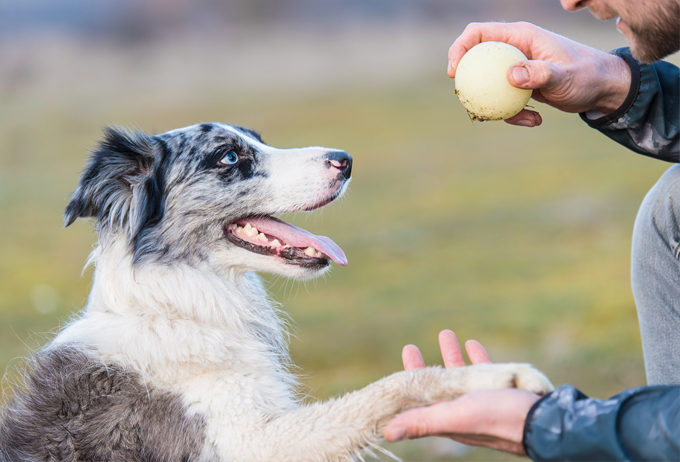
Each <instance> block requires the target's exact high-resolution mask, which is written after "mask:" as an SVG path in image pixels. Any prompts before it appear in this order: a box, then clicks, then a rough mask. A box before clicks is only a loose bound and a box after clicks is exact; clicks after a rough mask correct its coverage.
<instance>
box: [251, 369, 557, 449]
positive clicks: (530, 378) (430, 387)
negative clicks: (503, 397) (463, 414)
mask: <svg viewBox="0 0 680 462" xmlns="http://www.w3.org/2000/svg"><path fill="white" fill-rule="evenodd" d="M509 387H516V388H522V389H525V390H528V391H531V392H534V393H539V394H544V393H546V392H548V391H549V390H551V389H552V385H551V384H550V382H549V381H548V379H546V378H545V377H544V376H543V375H542V374H541V373H540V372H538V371H536V370H535V369H533V368H531V367H530V366H528V365H523V364H484V365H475V366H468V367H462V368H457V369H442V368H438V367H430V368H425V369H417V370H411V371H403V372H398V373H396V374H393V375H390V376H388V377H386V378H384V379H382V380H380V381H378V382H375V383H373V384H371V385H369V386H367V387H366V388H364V389H362V390H359V391H356V392H353V393H349V394H347V395H345V396H343V397H342V398H339V399H334V400H330V401H328V402H325V403H316V404H311V405H307V406H303V407H301V408H299V409H297V410H295V411H291V412H288V413H285V414H283V415H281V416H279V417H277V418H275V419H272V420H271V421H269V422H268V423H267V424H266V426H265V428H264V429H263V430H264V432H265V437H264V442H265V443H264V445H263V447H261V449H262V450H263V451H264V452H263V453H262V460H277V461H280V462H284V461H296V462H300V461H346V460H348V459H351V458H352V457H353V456H356V455H358V454H359V452H360V451H361V450H362V449H364V448H366V447H367V446H369V445H370V444H372V443H375V442H377V441H378V440H379V439H380V438H381V436H382V432H383V429H384V428H385V426H386V425H387V423H388V422H389V421H390V420H391V419H392V418H393V417H395V416H396V415H397V414H399V413H401V412H403V411H405V410H408V409H411V408H414V407H419V406H426V405H429V404H432V403H435V402H438V401H445V400H450V399H454V398H456V397H458V396H461V395H463V394H465V393H469V392H472V391H479V390H489V389H497V388H509Z"/></svg>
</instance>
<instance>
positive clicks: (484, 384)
mask: <svg viewBox="0 0 680 462" xmlns="http://www.w3.org/2000/svg"><path fill="white" fill-rule="evenodd" d="M464 369H465V372H466V383H465V384H466V388H467V390H466V393H469V392H471V391H479V390H493V389H499V388H518V389H520V390H525V391H529V392H531V393H536V394H537V395H545V394H546V393H549V392H551V391H552V390H553V389H554V387H553V386H552V384H551V383H550V380H548V378H547V377H546V376H545V375H543V374H542V373H541V372H539V371H538V370H536V369H534V368H533V367H531V366H530V365H529V364H515V363H508V364H477V365H473V366H468V367H466V368H464ZM454 370H455V369H454Z"/></svg>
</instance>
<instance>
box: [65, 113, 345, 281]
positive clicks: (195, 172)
mask: <svg viewBox="0 0 680 462" xmlns="http://www.w3.org/2000/svg"><path fill="white" fill-rule="evenodd" d="M351 170H352V158H351V157H350V156H349V154H347V153H345V152H344V151H340V150H334V149H327V148H320V147H308V148H301V149H277V148H273V147H271V146H268V145H267V144H265V143H264V142H263V141H262V139H261V138H260V136H259V135H258V134H257V133H255V132H253V131H251V130H248V129H245V128H242V127H238V126H233V125H226V124H221V123H204V124H199V125H193V126H190V127H186V128H181V129H177V130H172V131H169V132H167V133H163V134H160V135H154V136H150V135H146V134H144V133H139V132H136V133H133V134H131V133H128V132H126V131H124V130H120V129H112V128H107V129H105V137H104V139H103V141H102V142H101V143H100V145H99V147H98V149H97V150H95V151H94V152H92V154H91V156H90V159H89V163H88V165H87V167H86V168H85V170H84V172H83V174H82V177H81V179H80V183H79V184H78V187H77V189H76V191H75V192H74V194H73V198H72V200H71V202H70V203H69V204H68V206H67V207H66V212H65V217H64V219H65V223H66V226H68V225H70V224H71V223H73V222H74V221H75V219H76V218H79V217H94V218H95V219H96V220H97V227H98V231H99V233H100V239H101V240H102V243H103V244H106V242H107V241H108V240H110V239H124V240H125V241H126V245H127V246H128V248H129V251H130V252H131V254H132V256H133V261H134V262H135V264H142V263H144V262H148V261H154V262H157V263H167V264H169V263H172V262H176V261H185V262H189V263H197V262H205V263H208V264H209V265H211V266H212V267H214V268H216V269H218V270H223V269H229V268H236V269H243V270H245V271H267V272H273V273H277V274H282V275H285V276H292V277H299V278H304V277H311V276H315V275H317V274H320V272H322V271H324V270H325V269H327V268H328V266H329V265H330V261H331V260H332V261H335V262H336V263H338V264H340V265H345V264H347V260H346V259H345V255H344V254H343V252H342V250H341V249H340V248H339V247H338V246H337V245H336V244H335V243H334V242H333V241H331V240H330V239H329V238H327V237H323V236H315V235H313V234H311V233H309V232H307V231H305V230H303V229H300V228H297V227H295V226H293V225H290V224H288V223H286V222H284V221H282V220H279V219H277V218H274V217H272V215H274V214H280V213H289V212H297V211H309V210H314V209H317V208H319V207H323V206H324V205H326V204H328V203H330V202H331V201H333V200H335V199H336V198H338V197H339V196H341V195H342V194H343V193H344V192H345V190H346V189H347V184H348V183H349V181H350V177H351Z"/></svg>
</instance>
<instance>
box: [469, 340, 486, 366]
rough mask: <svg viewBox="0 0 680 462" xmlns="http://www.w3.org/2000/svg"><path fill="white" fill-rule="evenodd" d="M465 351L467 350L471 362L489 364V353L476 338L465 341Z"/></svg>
mask: <svg viewBox="0 0 680 462" xmlns="http://www.w3.org/2000/svg"><path fill="white" fill-rule="evenodd" d="M465 351H467V354H468V357H469V358H470V362H471V363H472V364H491V359H490V358H489V353H487V352H486V348H484V347H483V346H482V344H481V343H479V342H478V341H477V340H468V341H467V342H465Z"/></svg>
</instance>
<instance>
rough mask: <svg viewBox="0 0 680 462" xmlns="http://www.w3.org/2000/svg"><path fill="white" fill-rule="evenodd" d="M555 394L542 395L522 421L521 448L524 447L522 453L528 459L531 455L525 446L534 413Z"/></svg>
mask: <svg viewBox="0 0 680 462" xmlns="http://www.w3.org/2000/svg"><path fill="white" fill-rule="evenodd" d="M553 393H555V392H554V391H551V392H550V393H548V394H547V395H544V396H543V397H542V398H541V399H539V400H538V401H536V402H535V403H534V405H533V406H531V409H529V413H528V414H527V419H526V420H525V421H524V431H523V432H522V447H524V452H525V453H526V454H527V456H529V457H530V458H532V457H531V455H530V454H529V447H528V446H527V435H528V434H529V432H530V431H531V422H532V421H533V420H534V413H535V412H536V410H537V409H538V408H539V407H541V404H543V402H544V401H546V400H548V399H550V398H551V395H552V394H553ZM532 459H533V458H532Z"/></svg>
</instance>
